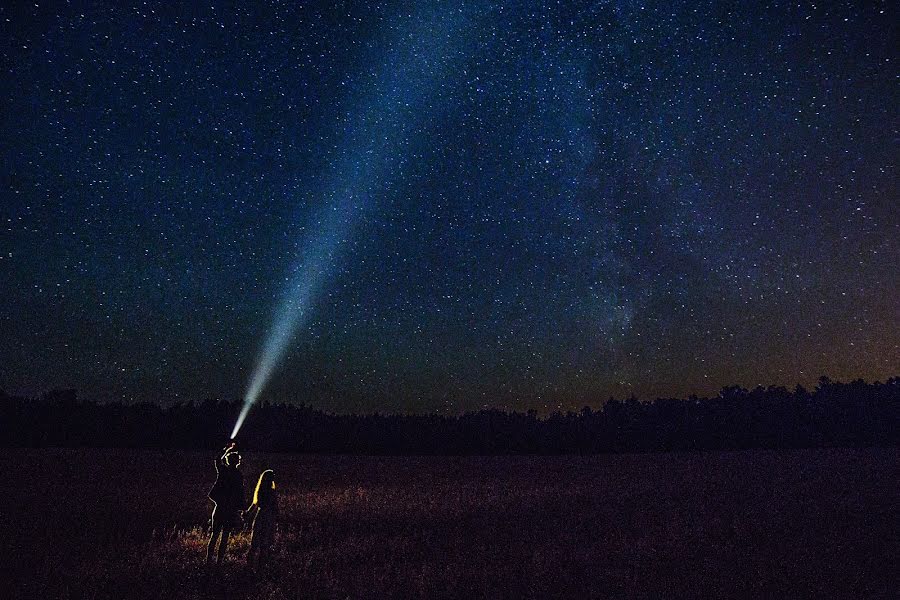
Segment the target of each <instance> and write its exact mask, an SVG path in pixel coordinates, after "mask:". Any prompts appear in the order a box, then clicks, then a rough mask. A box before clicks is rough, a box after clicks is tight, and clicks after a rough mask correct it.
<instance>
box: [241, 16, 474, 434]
mask: <svg viewBox="0 0 900 600" xmlns="http://www.w3.org/2000/svg"><path fill="white" fill-rule="evenodd" d="M465 16H466V15H465V13H464V11H462V10H459V11H447V12H441V11H439V10H434V11H433V12H429V13H427V14H421V13H417V14H414V15H405V16H398V17H397V19H398V20H399V21H400V23H399V24H397V25H396V26H395V27H393V28H392V29H391V30H390V35H389V38H390V39H389V40H388V41H387V44H386V47H387V51H386V52H385V56H384V57H383V60H382V61H381V63H380V67H381V68H380V72H379V75H378V78H377V81H376V83H375V84H374V85H373V89H372V90H371V93H370V94H366V95H365V98H366V100H365V101H364V102H362V103H361V108H360V110H359V111H358V112H357V113H356V114H355V115H353V117H352V118H351V119H348V125H347V126H346V127H345V128H344V130H343V131H342V135H343V138H342V143H341V144H339V146H340V147H341V153H340V154H339V155H338V160H337V161H335V163H333V166H332V168H330V169H329V172H328V174H327V175H326V177H325V178H324V181H325V182H326V184H325V186H324V187H323V188H322V189H324V190H326V191H325V194H324V198H325V205H324V209H322V212H321V213H320V214H319V218H318V219H316V220H315V221H313V223H314V225H315V227H314V228H311V229H315V233H314V234H312V235H308V236H307V237H306V239H305V240H304V241H303V242H302V243H301V244H300V247H301V248H303V250H302V253H301V254H300V255H299V256H298V257H297V258H296V260H295V262H294V264H293V267H292V268H291V270H290V271H289V274H288V275H287V277H286V281H287V285H286V286H285V288H284V290H283V292H282V294H281V298H280V301H279V303H278V305H277V308H276V310H275V314H274V318H273V320H272V323H271V325H270V327H269V330H268V332H267V334H266V337H265V340H264V342H263V345H262V348H261V350H260V352H259V354H258V356H257V360H256V364H255V366H254V369H253V372H252V374H251V376H250V381H249V383H248V386H247V390H246V392H245V394H244V403H243V406H242V407H241V412H240V413H239V415H238V418H237V421H236V422H235V424H234V428H233V429H232V431H231V439H234V438H235V437H237V434H238V432H239V431H240V429H241V426H242V425H243V424H244V421H245V420H246V418H247V415H248V414H249V413H250V409H251V408H252V407H253V405H255V404H256V402H257V401H258V400H259V397H260V395H261V394H262V393H263V391H264V390H265V388H266V385H267V384H268V383H269V381H270V380H271V378H272V376H273V375H274V373H275V372H276V370H277V369H278V368H279V367H280V366H281V365H282V364H283V362H284V358H285V356H286V354H287V352H288V351H289V350H290V347H291V342H292V341H293V340H294V339H295V338H296V335H297V332H298V331H299V330H300V328H301V327H303V326H304V325H305V324H307V323H308V322H309V317H310V315H311V314H312V311H313V309H314V307H315V304H316V302H317V301H318V300H319V299H320V297H321V294H322V292H323V290H324V289H326V287H327V283H328V280H329V279H330V278H331V277H332V276H333V275H334V274H335V272H336V270H337V267H338V265H339V262H340V258H341V254H342V251H343V250H344V248H345V247H346V245H347V242H348V240H350V239H352V237H353V234H354V232H355V230H356V229H357V228H358V226H359V225H360V223H362V222H363V221H364V220H365V215H366V213H367V212H368V211H369V209H370V208H371V206H372V204H373V201H374V199H375V197H376V196H377V193H378V192H379V191H380V189H383V188H384V187H385V186H387V185H389V184H390V182H391V181H393V178H394V176H396V174H397V172H398V170H399V169H400V167H402V166H403V165H404V164H405V162H406V157H405V155H404V150H405V149H406V148H408V147H409V146H411V145H412V144H413V143H415V142H417V141H418V139H419V138H420V137H421V135H420V134H421V131H420V130H421V128H424V127H426V126H427V125H428V123H429V120H428V119H427V118H426V117H427V114H428V111H429V110H433V109H434V105H432V103H431V102H430V101H431V100H432V97H433V96H434V92H435V90H436V89H437V87H438V86H437V84H438V83H439V82H440V81H441V80H443V79H444V77H443V75H444V74H445V73H446V72H447V70H448V67H450V64H451V62H455V61H456V60H458V58H459V57H460V56H461V55H462V53H463V52H464V51H465V50H466V49H467V48H468V47H469V44H466V43H464V42H463V41H462V40H460V39H458V37H459V35H460V34H461V33H463V31H462V26H463V24H464V21H465ZM451 43H452V47H451ZM417 134H418V135H417Z"/></svg>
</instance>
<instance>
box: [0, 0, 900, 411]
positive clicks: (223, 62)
mask: <svg viewBox="0 0 900 600" xmlns="http://www.w3.org/2000/svg"><path fill="white" fill-rule="evenodd" d="M897 23H898V15H897V12H896V9H891V8H890V6H889V4H888V3H886V2H867V3H855V2H853V3H842V2H827V3H808V2H799V3H798V2H792V3H787V2H775V3H768V2H767V3H762V2H741V3H727V2H719V1H713V2H706V1H702V0H692V1H690V2H630V1H623V2H618V1H604V2H579V1H565V2H536V1H521V2H511V3H502V2H493V3H488V2H443V1H429V2H427V3H426V2H422V3H419V4H418V5H417V4H416V3H412V2H398V3H383V2H373V1H365V2H340V1H338V2H335V1H328V2H310V3H307V2H284V3H281V2H239V3H234V4H232V3H223V2H218V1H213V2H206V3H202V5H201V3H170V2H159V3H156V2H145V3H140V4H134V5H132V6H127V3H125V2H115V3H113V2H108V3H103V2H101V3H98V2H83V3H82V2H68V3H62V2H27V3H24V2H11V3H4V4H3V5H2V6H0V45H2V52H0V73H2V82H3V85H2V87H0V164H2V169H0V175H2V180H0V290H2V302H0V340H2V344H0V389H4V390H6V391H7V392H10V393H29V394H30V393H38V392H40V391H43V390H46V389H49V388H53V387H74V388H78V389H79V390H80V392H81V395H82V396H83V397H89V398H96V399H112V400H117V399H118V400H127V401H141V400H150V401H155V402H161V403H168V402H172V401H184V400H189V399H198V400H199V399H203V398H206V397H220V398H226V399H239V398H241V397H242V396H243V394H244V393H245V390H246V389H247V386H248V381H249V380H250V378H251V376H252V374H253V372H254V368H255V367H256V365H257V364H258V362H259V360H260V354H261V352H264V351H265V350H264V349H265V348H266V344H267V340H271V339H272V336H273V329H274V330H277V328H278V323H279V320H280V319H281V318H282V316H283V313H284V311H285V306H289V307H290V306H291V303H292V302H299V301H300V300H298V299H297V298H296V295H297V294H298V293H302V294H306V295H307V296H308V297H307V298H305V299H302V301H303V302H304V303H305V305H304V313H303V314H304V317H303V319H299V320H298V321H297V323H296V328H295V330H293V331H292V332H291V333H290V335H289V336H286V337H287V340H286V342H285V344H284V346H285V347H284V350H283V352H282V353H281V354H280V355H279V357H278V361H277V363H278V364H277V365H276V366H275V367H274V368H273V369H272V372H271V374H270V376H269V377H268V379H267V383H266V386H265V389H264V391H263V392H262V394H261V398H263V399H269V400H290V401H298V402H306V403H309V404H312V405H313V406H316V407H318V408H323V409H326V410H330V411H336V412H357V411H363V412H370V411H376V410H377V411H380V412H395V411H411V412H423V411H439V412H449V413H458V412H462V411H466V410H472V409H479V408H482V407H499V408H505V409H518V410H525V409H528V408H535V409H537V410H539V411H548V410H557V409H563V410H566V409H577V408H580V407H581V406H583V405H586V404H587V405H593V406H597V405H599V404H601V403H602V402H603V401H604V400H605V399H606V398H607V397H609V396H611V395H614V396H617V397H623V396H626V395H629V394H632V393H633V394H636V395H638V396H639V397H642V398H648V397H656V396H670V395H677V396H684V395H687V394H690V393H697V394H700V395H703V394H713V393H715V392H716V391H718V390H719V388H721V387H722V386H723V385H729V384H740V385H743V386H745V387H752V386H755V385H757V384H764V385H768V384H780V385H787V386H793V385H794V384H796V383H798V382H800V383H803V384H805V385H808V386H812V385H814V383H815V381H816V379H817V378H818V376H819V375H821V374H827V375H829V376H830V377H831V378H833V379H852V378H856V377H863V378H866V379H869V380H872V379H881V380H884V379H885V378H887V377H889V376H893V375H898V374H900V327H898V321H900V286H898V280H900V278H898V274H900V273H898V264H900V242H898V240H900V235H898V234H900V211H898V193H897V173H896V164H895V162H896V161H895V159H896V157H897V156H898V152H897V142H898V139H900V138H898V112H897V106H898V102H897V100H898V94H897V88H896V84H897V58H898V56H897V54H898V53H897V48H900V40H898V29H897ZM311 274H314V276H315V277H314V279H310V277H311Z"/></svg>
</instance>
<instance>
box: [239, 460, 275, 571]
mask: <svg viewBox="0 0 900 600" xmlns="http://www.w3.org/2000/svg"><path fill="white" fill-rule="evenodd" d="M253 511H256V515H255V516H254V517H253V537H252V538H251V540H250V552H249V553H248V554H247V564H248V565H249V566H250V567H251V568H254V569H258V568H259V567H261V566H262V565H264V564H265V563H266V561H267V560H268V559H269V556H271V553H272V546H273V545H274V544H275V527H276V524H277V521H278V492H277V491H276V490H275V471H272V470H271V469H267V470H265V471H263V472H262V474H261V475H260V476H259V481H257V482H256V490H255V491H254V492H253V504H251V505H250V508H248V509H247V514H252V513H253Z"/></svg>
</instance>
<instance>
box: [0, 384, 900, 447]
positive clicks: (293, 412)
mask: <svg viewBox="0 0 900 600" xmlns="http://www.w3.org/2000/svg"><path fill="white" fill-rule="evenodd" d="M239 409H240V402H226V401H217V400H205V401H202V402H192V403H182V404H175V405H172V406H170V407H166V408H163V407H160V406H159V405H156V404H150V403H144V404H132V405H126V404H120V403H112V404H107V403H97V402H92V401H85V400H81V399H79V397H78V394H77V392H76V391H75V390H54V391H50V392H47V393H45V394H43V395H41V396H40V397H37V398H24V397H16V396H10V395H8V394H6V393H4V392H0V443H2V444H3V445H6V446H14V447H128V448H182V449H211V448H218V447H219V446H220V445H221V444H222V442H223V441H224V437H225V434H224V433H223V432H226V431H229V430H230V427H231V425H232V423H233V422H234V418H235V416H236V415H237V413H238V411H239ZM238 441H239V442H240V444H241V445H242V446H243V447H245V448H248V449H253V450H257V451H274V452H303V453H326V454H375V455H378V454H386V455H491V454H570V453H571V454H597V453H616V452H664V451H687V450H741V449H750V448H769V449H774V448H831V447H873V446H897V445H900V377H893V378H890V379H888V380H887V381H886V382H885V383H880V382H875V383H867V382H865V381H863V380H856V381H852V382H850V383H841V382H834V381H831V380H829V379H828V378H827V377H822V378H820V380H819V384H818V385H817V387H816V388H815V389H814V390H812V391H808V390H806V389H804V388H803V387H802V386H799V385H798V386H797V387H796V388H795V389H794V390H793V391H791V390H788V389H787V388H785V387H776V386H770V387H767V388H764V387H757V388H755V389H752V390H747V389H744V388H741V387H738V386H730V387H725V388H723V389H722V390H721V392H720V393H719V395H718V396H716V397H713V398H697V397H694V396H692V397H690V398H687V399H675V398H659V399H656V400H653V401H640V400H638V399H636V398H633V397H632V398H629V399H627V400H624V401H621V400H615V399H610V400H609V401H608V402H606V403H605V404H603V406H602V408H600V409H598V410H594V409H592V408H590V407H585V408H583V409H582V410H581V411H579V412H566V413H559V412H557V413H552V414H550V415H548V416H539V415H538V414H537V413H536V412H535V411H528V412H526V413H521V412H504V411H500V410H484V411H479V412H471V413H466V414H463V415H460V416H442V415H382V414H378V413H375V414H369V415H337V414H329V413H325V412H322V411H320V410H316V409H313V408H310V407H308V406H305V405H293V404H271V403H263V404H261V405H260V406H258V407H257V408H255V409H254V411H253V412H252V413H251V416H250V418H249V419H248V422H247V425H246V427H245V428H244V429H243V430H242V432H241V435H240V439H239V440H238Z"/></svg>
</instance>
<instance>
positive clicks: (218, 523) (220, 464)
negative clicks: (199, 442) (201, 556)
mask: <svg viewBox="0 0 900 600" xmlns="http://www.w3.org/2000/svg"><path fill="white" fill-rule="evenodd" d="M240 466H241V455H240V454H238V453H237V450H236V449H235V445H234V443H232V444H231V445H229V446H228V447H227V448H225V449H224V450H223V453H222V456H221V457H220V458H217V459H216V462H215V467H216V483H215V484H214V485H213V487H212V489H211V490H210V491H209V499H210V500H212V501H213V504H215V507H214V508H213V513H212V533H211V534H210V536H209V543H207V544H206V562H207V563H210V562H212V559H213V553H214V552H215V549H216V538H219V537H220V536H221V538H220V540H219V551H218V553H216V563H221V562H222V559H224V558H225V551H226V550H227V549H228V538H230V537H231V533H232V531H234V530H235V529H238V528H240V526H241V508H242V507H243V506H244V478H243V476H242V475H241V472H240V471H239V470H238V469H239V467H240Z"/></svg>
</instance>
